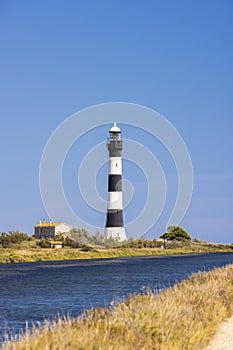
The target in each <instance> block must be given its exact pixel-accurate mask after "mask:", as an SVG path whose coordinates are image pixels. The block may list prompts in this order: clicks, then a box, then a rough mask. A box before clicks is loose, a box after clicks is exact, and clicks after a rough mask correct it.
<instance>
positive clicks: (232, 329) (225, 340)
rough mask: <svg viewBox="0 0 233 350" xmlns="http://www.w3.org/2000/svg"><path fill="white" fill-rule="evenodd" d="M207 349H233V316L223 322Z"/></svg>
mask: <svg viewBox="0 0 233 350" xmlns="http://www.w3.org/2000/svg"><path fill="white" fill-rule="evenodd" d="M205 350H233V317H231V318H230V319H228V320H227V321H225V322H224V323H222V324H221V325H220V327H219V330H218V332H217V333H216V334H215V336H214V338H213V339H212V341H211V343H210V345H208V346H207V347H206V348H205Z"/></svg>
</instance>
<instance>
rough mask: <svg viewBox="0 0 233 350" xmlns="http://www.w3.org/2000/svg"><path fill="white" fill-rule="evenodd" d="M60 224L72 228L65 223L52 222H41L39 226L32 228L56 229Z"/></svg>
mask: <svg viewBox="0 0 233 350" xmlns="http://www.w3.org/2000/svg"><path fill="white" fill-rule="evenodd" d="M61 224H63V225H66V226H70V227H72V226H71V225H69V224H67V223H65V222H53V221H49V222H45V221H41V222H40V223H39V224H37V225H35V226H34V227H51V226H52V227H56V226H59V225H61Z"/></svg>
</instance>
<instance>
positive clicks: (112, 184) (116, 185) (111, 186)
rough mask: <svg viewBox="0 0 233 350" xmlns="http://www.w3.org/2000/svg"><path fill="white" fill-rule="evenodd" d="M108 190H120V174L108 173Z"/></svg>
mask: <svg viewBox="0 0 233 350" xmlns="http://www.w3.org/2000/svg"><path fill="white" fill-rule="evenodd" d="M108 192H122V175H116V174H109V175H108Z"/></svg>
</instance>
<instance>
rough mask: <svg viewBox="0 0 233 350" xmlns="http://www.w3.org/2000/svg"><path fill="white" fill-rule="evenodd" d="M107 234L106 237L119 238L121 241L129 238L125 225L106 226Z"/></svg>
mask: <svg viewBox="0 0 233 350" xmlns="http://www.w3.org/2000/svg"><path fill="white" fill-rule="evenodd" d="M105 236H106V238H118V240H119V242H122V241H126V240H127V236H126V233H125V228H124V227H106V228H105Z"/></svg>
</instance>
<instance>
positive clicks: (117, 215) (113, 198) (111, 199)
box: [105, 123, 127, 241]
mask: <svg viewBox="0 0 233 350" xmlns="http://www.w3.org/2000/svg"><path fill="white" fill-rule="evenodd" d="M107 147H108V152H109V172H108V208H107V218H106V227H105V234H106V237H108V238H110V237H112V238H118V239H119V241H124V240H126V239H127V237H126V233H125V227H124V219H123V200H122V160H121V153H122V148H123V142H122V139H121V129H120V128H119V127H118V126H117V124H116V123H114V126H113V127H112V128H111V129H110V130H109V138H108V141H107Z"/></svg>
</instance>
